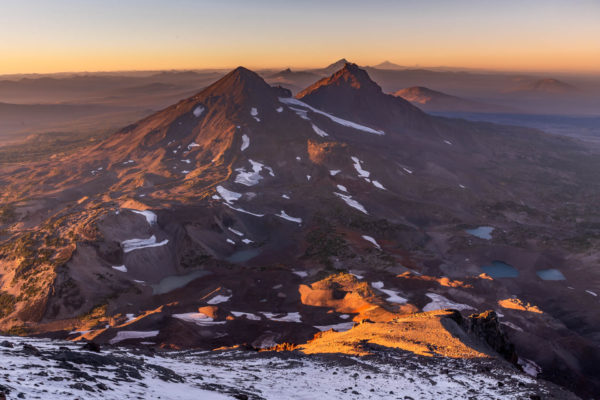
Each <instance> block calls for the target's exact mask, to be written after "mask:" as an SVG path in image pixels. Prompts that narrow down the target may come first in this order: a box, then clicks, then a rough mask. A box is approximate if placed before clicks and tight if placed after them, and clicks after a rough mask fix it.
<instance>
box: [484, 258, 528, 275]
mask: <svg viewBox="0 0 600 400" xmlns="http://www.w3.org/2000/svg"><path fill="white" fill-rule="evenodd" d="M481 270H482V271H483V272H485V273H486V274H488V275H489V276H491V277H492V278H516V277H517V276H519V271H517V269H516V268H515V267H513V266H512V265H510V264H506V263H505V262H502V261H493V262H492V263H491V264H490V265H484V266H483V267H481Z"/></svg>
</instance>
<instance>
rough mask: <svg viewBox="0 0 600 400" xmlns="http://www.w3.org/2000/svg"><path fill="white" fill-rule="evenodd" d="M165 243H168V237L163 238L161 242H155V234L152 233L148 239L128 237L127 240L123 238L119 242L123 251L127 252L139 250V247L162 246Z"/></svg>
mask: <svg viewBox="0 0 600 400" xmlns="http://www.w3.org/2000/svg"><path fill="white" fill-rule="evenodd" d="M167 243H169V239H165V240H163V241H162V242H157V241H156V236H154V235H152V236H151V237H150V238H148V239H129V240H124V241H123V242H122V243H121V246H122V247H123V251H124V252H125V253H129V252H131V251H134V250H141V249H147V248H150V247H160V246H164V245H166V244H167Z"/></svg>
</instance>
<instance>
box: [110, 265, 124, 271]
mask: <svg viewBox="0 0 600 400" xmlns="http://www.w3.org/2000/svg"><path fill="white" fill-rule="evenodd" d="M112 268H113V269H116V270H117V271H121V272H127V267H126V266H124V265H115V266H113V267H112Z"/></svg>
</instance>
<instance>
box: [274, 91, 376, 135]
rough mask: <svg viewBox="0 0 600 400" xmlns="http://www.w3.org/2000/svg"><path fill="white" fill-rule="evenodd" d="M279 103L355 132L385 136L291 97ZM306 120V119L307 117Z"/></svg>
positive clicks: (284, 98)
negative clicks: (318, 116) (312, 113)
mask: <svg viewBox="0 0 600 400" xmlns="http://www.w3.org/2000/svg"><path fill="white" fill-rule="evenodd" d="M279 101H280V102H282V103H283V104H286V105H288V106H292V105H294V106H297V107H302V108H305V109H308V110H310V111H312V112H314V113H316V114H320V115H323V116H325V117H327V118H329V119H330V120H332V121H333V122H335V123H336V124H340V125H343V126H346V127H349V128H353V129H357V130H360V131H363V132H368V133H373V134H375V135H385V132H383V131H380V130H376V129H373V128H369V127H368V126H364V125H360V124H357V123H356V122H352V121H348V120H345V119H342V118H339V117H336V116H334V115H332V114H329V113H326V112H324V111H321V110H318V109H316V108H314V107H312V106H309V105H308V104H306V103H304V102H302V101H300V100H298V99H295V98H293V97H280V98H279ZM306 119H308V117H307V118H306Z"/></svg>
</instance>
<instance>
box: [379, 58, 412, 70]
mask: <svg viewBox="0 0 600 400" xmlns="http://www.w3.org/2000/svg"><path fill="white" fill-rule="evenodd" d="M372 68H377V69H405V67H403V66H402V65H398V64H394V63H393V62H390V61H387V60H386V61H384V62H382V63H379V64H377V65H373V67H372Z"/></svg>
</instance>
